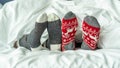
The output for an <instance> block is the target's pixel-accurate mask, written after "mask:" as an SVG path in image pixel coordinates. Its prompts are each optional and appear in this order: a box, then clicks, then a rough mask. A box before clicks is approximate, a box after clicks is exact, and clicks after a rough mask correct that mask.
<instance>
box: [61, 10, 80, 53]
mask: <svg viewBox="0 0 120 68" xmlns="http://www.w3.org/2000/svg"><path fill="white" fill-rule="evenodd" d="M77 26H78V21H77V18H76V16H75V14H74V13H72V12H71V11H70V12H68V13H67V14H66V15H65V16H64V18H63V19H62V25H61V30H62V48H61V50H62V51H64V50H73V49H75V33H76V30H77Z"/></svg>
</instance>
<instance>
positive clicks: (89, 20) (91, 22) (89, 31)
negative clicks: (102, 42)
mask: <svg viewBox="0 0 120 68" xmlns="http://www.w3.org/2000/svg"><path fill="white" fill-rule="evenodd" d="M82 32H83V43H82V45H81V48H82V49H89V50H90V49H92V50H95V49H97V42H98V39H99V34H100V25H99V23H98V21H97V19H96V18H95V17H93V16H86V17H85V18H84V21H83V24H82Z"/></svg>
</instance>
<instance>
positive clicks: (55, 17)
mask: <svg viewBox="0 0 120 68" xmlns="http://www.w3.org/2000/svg"><path fill="white" fill-rule="evenodd" d="M58 19H60V18H59V17H58V16H57V15H56V14H55V13H51V14H49V15H48V21H55V20H58Z"/></svg>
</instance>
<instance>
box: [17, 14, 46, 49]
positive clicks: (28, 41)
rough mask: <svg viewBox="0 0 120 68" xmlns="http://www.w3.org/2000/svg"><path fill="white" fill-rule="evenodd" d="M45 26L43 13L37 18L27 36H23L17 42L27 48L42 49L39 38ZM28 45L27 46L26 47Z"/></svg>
mask: <svg viewBox="0 0 120 68" xmlns="http://www.w3.org/2000/svg"><path fill="white" fill-rule="evenodd" d="M46 27H47V14H45V13H44V14H43V15H42V16H39V17H38V18H37V21H36V23H35V28H34V29H33V30H32V31H31V32H30V34H29V35H28V36H24V37H22V38H21V39H20V41H19V44H20V45H21V46H25V47H27V48H28V49H30V48H31V49H32V51H34V50H40V49H42V47H41V43H40V38H41V35H42V33H43V32H44V30H45V28H46ZM28 46H29V47H28Z"/></svg>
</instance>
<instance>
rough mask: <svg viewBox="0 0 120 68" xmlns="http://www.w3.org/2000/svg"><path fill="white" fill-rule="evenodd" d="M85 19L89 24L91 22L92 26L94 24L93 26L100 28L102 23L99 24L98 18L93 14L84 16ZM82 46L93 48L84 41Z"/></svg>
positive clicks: (83, 47)
mask: <svg viewBox="0 0 120 68" xmlns="http://www.w3.org/2000/svg"><path fill="white" fill-rule="evenodd" d="M84 21H85V22H86V23H87V24H89V25H91V26H93V27H98V28H100V25H99V23H98V21H97V19H96V18H95V17H93V16H86V17H85V18H84ZM81 48H82V49H86V50H91V49H90V48H89V47H88V45H87V44H86V43H85V42H84V41H83V42H82V45H81Z"/></svg>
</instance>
